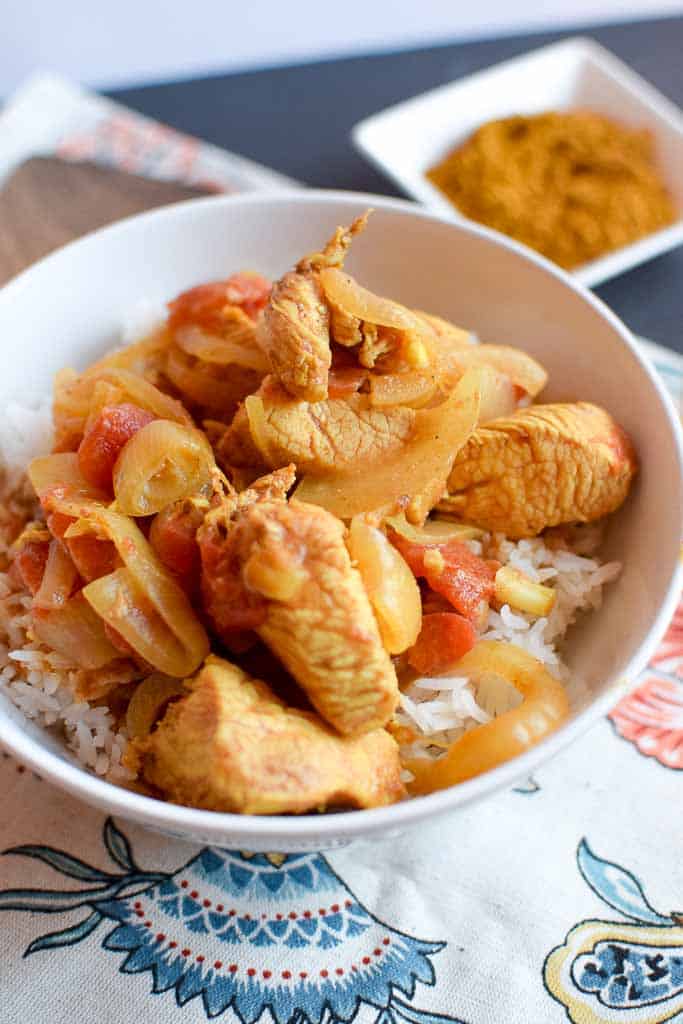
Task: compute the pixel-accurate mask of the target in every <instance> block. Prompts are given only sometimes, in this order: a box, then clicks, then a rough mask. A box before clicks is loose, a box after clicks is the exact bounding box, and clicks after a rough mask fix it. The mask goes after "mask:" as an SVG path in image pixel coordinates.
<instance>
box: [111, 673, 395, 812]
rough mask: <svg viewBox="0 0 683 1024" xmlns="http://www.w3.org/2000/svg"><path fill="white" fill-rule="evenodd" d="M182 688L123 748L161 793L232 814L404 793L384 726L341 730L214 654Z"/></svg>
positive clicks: (384, 799) (374, 803)
mask: <svg viewBox="0 0 683 1024" xmlns="http://www.w3.org/2000/svg"><path fill="white" fill-rule="evenodd" d="M186 686H187V689H188V693H187V696H184V697H181V698H180V700H177V701H176V702H174V703H173V704H171V705H170V706H169V708H168V710H167V711H166V714H165V715H164V717H163V719H162V720H161V722H160V724H159V725H158V727H157V728H156V730H154V731H153V732H152V733H150V734H149V736H147V737H146V738H145V739H143V740H135V741H133V742H132V743H131V748H132V749H130V748H129V750H130V753H129V754H128V755H127V756H128V758H129V759H131V760H132V763H134V764H135V763H136V764H137V766H138V767H139V769H140V770H141V772H142V775H143V777H144V778H145V779H146V780H147V782H149V783H150V784H151V785H153V786H155V787H156V788H157V789H159V790H161V792H162V793H163V794H164V796H165V797H166V799H168V800H172V801H173V802H174V803H179V804H185V805H188V806H190V807H200V808H204V809H206V810H213V811H228V812H233V813H238V814H303V813H305V812H306V811H315V810H318V811H322V810H325V809H326V808H328V807H381V806H384V805H385V804H390V803H394V802H395V801H397V800H400V799H401V797H402V796H404V789H403V785H402V783H401V778H400V771H401V766H400V762H399V757H398V747H397V745H396V742H395V740H394V739H393V738H392V737H391V736H390V735H389V733H387V732H385V731H384V730H383V729H375V730H373V731H372V732H368V733H366V734H365V735H363V736H359V737H356V738H351V737H342V736H338V735H337V734H336V733H335V732H334V731H333V730H332V729H330V727H329V726H327V725H325V724H324V722H322V721H321V720H320V719H319V718H318V716H317V715H316V714H314V713H313V712H306V711H298V710H295V709H294V708H288V707H287V706H286V705H285V704H284V703H283V701H281V700H280V699H279V698H278V697H276V696H275V694H274V693H273V692H272V691H271V689H270V688H269V687H268V686H267V685H266V684H265V683H263V682H261V681H260V680H257V679H252V678H250V677H249V676H248V675H247V674H246V673H245V672H243V671H242V670H241V669H239V668H237V666H235V665H232V664H231V663H230V662H228V661H224V660H223V659H221V658H216V657H214V656H210V657H209V658H207V660H206V662H205V663H204V667H203V668H202V669H201V671H200V672H199V673H198V675H196V676H195V678H194V679H192V680H190V681H189V682H188V683H187V684H186ZM129 763H130V761H129Z"/></svg>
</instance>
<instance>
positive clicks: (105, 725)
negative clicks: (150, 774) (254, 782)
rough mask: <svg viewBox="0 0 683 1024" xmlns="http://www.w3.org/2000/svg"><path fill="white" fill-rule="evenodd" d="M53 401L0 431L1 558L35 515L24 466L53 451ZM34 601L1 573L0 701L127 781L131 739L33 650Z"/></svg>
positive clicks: (49, 654)
mask: <svg viewBox="0 0 683 1024" xmlns="http://www.w3.org/2000/svg"><path fill="white" fill-rule="evenodd" d="M52 437H53V427H52V410H51V401H50V399H44V400H41V401H39V402H37V403H35V405H34V406H33V407H30V406H22V405H19V404H18V403H16V402H10V403H9V404H8V405H7V406H6V407H5V422H4V425H3V429H2V431H0V465H1V466H2V480H1V485H2V491H3V493H4V495H5V497H4V500H3V502H2V506H1V507H0V554H4V553H6V551H7V545H6V541H7V539H8V538H10V537H11V536H12V535H13V534H14V533H16V524H17V523H18V522H21V521H22V520H23V519H26V518H29V517H30V516H31V514H32V501H31V498H30V489H29V488H28V487H27V486H26V482H25V477H24V474H25V472H26V466H27V465H28V463H29V462H30V461H31V459H33V458H35V457H36V456H37V455H42V454H44V453H45V452H49V451H50V449H51V448H52ZM30 608H31V596H30V594H27V593H26V591H25V590H23V589H20V588H18V587H17V585H16V584H15V583H14V581H13V580H12V579H11V577H10V576H9V575H7V573H3V572H0V694H2V695H4V696H5V697H7V698H8V699H9V700H10V701H11V702H12V703H13V704H14V705H15V706H16V707H17V708H19V710H20V711H22V712H23V714H24V715H25V716H26V718H28V719H30V720H31V721H33V722H35V723H36V724H37V725H40V726H43V727H45V728H48V729H51V730H53V731H55V732H57V733H58V734H60V735H62V736H63V737H64V739H65V740H66V744H67V746H68V747H69V748H70V749H71V750H72V751H73V752H74V754H75V756H76V757H77V759H78V760H79V761H80V762H81V763H82V764H84V765H85V766H86V767H88V768H90V769H92V770H93V771H94V772H96V773H97V774H98V775H103V776H107V777H109V778H110V779H112V781H117V782H122V781H125V780H127V779H131V778H132V777H133V776H132V774H131V773H130V772H129V771H128V770H127V769H126V768H124V766H123V765H122V764H121V758H122V756H123V752H124V750H125V748H126V743H127V742H128V738H127V735H126V732H125V730H122V729H117V728H116V725H115V721H114V716H113V715H112V714H111V712H110V711H109V708H108V707H106V706H103V705H98V706H92V705H91V704H88V703H87V702H86V701H84V700H78V699H77V698H76V697H75V693H76V691H77V689H78V687H79V685H82V683H83V681H84V677H85V676H86V673H84V672H83V670H81V669H79V668H78V666H76V665H72V664H70V663H69V662H68V661H67V660H66V659H64V658H63V657H62V656H61V655H59V654H57V653H56V652H55V651H50V650H49V649H48V648H47V647H45V646H44V645H41V644H38V643H36V642H35V641H34V640H33V639H32V637H31V635H30V615H29V611H30Z"/></svg>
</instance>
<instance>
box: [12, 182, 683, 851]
mask: <svg viewBox="0 0 683 1024" xmlns="http://www.w3.org/2000/svg"><path fill="white" fill-rule="evenodd" d="M367 206H373V207H374V208H375V213H374V214H373V216H372V218H371V221H370V225H369V227H368V229H367V231H366V232H365V233H364V234H363V235H362V236H361V237H360V238H359V239H358V240H357V241H356V242H354V246H353V251H352V255H351V257H350V259H349V268H350V269H351V271H352V272H353V273H355V274H357V275H358V276H359V277H360V279H361V280H362V281H364V282H365V283H366V284H367V285H368V286H369V287H370V288H374V289H377V290H378V291H380V292H383V293H386V294H389V295H394V296H396V297H398V298H400V299H401V300H402V301H403V302H406V303H407V304H408V305H412V306H416V307H419V308H422V309H428V310H432V311H433V312H435V313H438V314H441V315H443V316H447V317H451V318H452V319H453V320H455V321H456V322H457V323H460V324H465V325H467V326H468V327H470V328H472V329H474V330H475V331H476V332H477V333H478V334H479V336H480V337H481V338H482V339H486V340H490V341H497V342H502V343H505V344H509V345H517V346H519V347H520V348H523V349H526V350H527V351H528V352H530V353H531V354H532V355H534V356H536V357H537V358H538V359H540V360H541V361H542V362H543V363H544V365H545V366H546V367H547V368H548V370H549V371H550V380H551V385H550V388H549V391H548V396H549V397H550V398H557V397H563V396H564V397H574V398H584V399H588V400H591V401H595V402H600V403H602V404H603V405H604V406H606V408H607V409H609V410H610V411H611V412H612V413H613V414H614V416H615V417H616V418H617V419H618V420H620V421H621V422H622V423H623V425H624V426H625V427H626V429H627V430H628V431H629V432H630V434H631V435H632V437H633V439H634V441H635V444H636V447H637V449H638V452H639V455H640V459H641V464H642V469H641V473H640V475H639V477H638V481H637V484H636V486H635V487H634V491H633V494H632V495H631V497H630V498H629V500H628V502H627V504H626V506H625V507H624V508H623V509H622V510H621V511H620V512H619V514H618V515H617V516H616V517H615V519H614V522H613V523H612V526H611V529H610V532H609V537H608V543H607V554H608V555H609V556H610V557H617V558H620V559H622V560H623V563H624V571H623V574H622V576H621V577H620V579H619V580H618V582H617V583H615V584H614V585H612V586H610V587H608V588H607V595H606V600H605V603H604V605H603V607H602V608H601V609H600V611H599V612H596V613H595V614H594V615H592V616H591V617H590V618H589V619H587V620H586V621H585V622H584V623H583V624H582V625H581V627H580V628H578V629H576V630H575V631H574V632H573V633H572V639H571V653H570V656H569V662H570V664H571V666H572V668H573V669H574V670H575V671H578V672H581V673H582V674H583V676H584V677H585V680H586V682H587V684H588V686H589V688H590V698H589V699H588V700H587V701H586V702H585V704H584V706H582V707H580V708H577V709H576V710H575V712H574V713H573V715H572V718H571V720H570V721H569V722H568V723H567V724H566V725H565V726H564V727H563V728H562V729H560V730H559V731H558V732H557V733H555V734H554V735H553V736H551V737H550V738H549V739H547V740H546V741H545V742H544V743H542V744H540V745H539V746H537V747H535V748H534V749H533V750H531V751H530V752H529V753H527V754H526V755H524V756H523V757H520V758H518V759H517V760H515V761H512V762H509V763H508V764H505V765H503V766H501V767H500V768H498V769H496V770H495V771H492V772H489V773H488V774H486V775H483V776H480V777H479V778H476V779H473V780H472V781H470V782H466V783H464V784H463V785H461V786H458V787H456V788H453V789H450V790H447V791H444V792H440V793H436V794H433V795H431V796H428V797H424V798H421V799H415V800H411V801H406V802H404V803H401V804H398V805H396V806H393V807H387V808H382V809H378V810H371V811H355V812H348V813H341V814H332V815H327V816H315V815H313V816H309V817H301V818H293V817H273V818H268V817H258V818H249V817H240V816H237V815H230V814H216V813H213V812H209V811H201V810H193V809H190V808H186V807H178V806H175V805H173V804H169V803H163V802H161V801H157V800H153V799H150V798H148V797H145V796H140V795H138V794H136V793H131V792H128V791H127V790H125V789H122V788H120V787H117V786H114V785H110V784H109V783H107V782H105V781H103V780H102V779H99V778H96V777H95V776H93V775H91V774H89V773H88V772H86V771H85V770H84V769H82V768H80V767H79V766H78V765H77V763H76V762H75V761H74V759H73V758H72V757H71V755H70V754H69V753H68V751H67V750H66V749H65V747H64V746H63V745H62V744H61V742H60V741H59V740H58V739H56V738H54V737H52V736H50V735H49V734H48V733H47V732H45V731H42V730H40V729H38V728H36V727H34V726H33V725H31V724H30V723H28V722H26V721H25V720H24V719H23V718H22V717H21V716H20V715H19V713H18V712H17V711H16V710H15V709H14V708H13V707H12V706H11V705H10V704H9V702H8V701H7V699H6V698H0V740H1V741H2V742H3V743H4V745H5V746H6V747H7V749H8V750H9V751H10V752H11V753H13V754H15V755H16V757H18V758H19V759H20V760H22V761H23V762H25V763H26V764H28V765H30V766H31V767H32V768H33V769H34V770H35V771H37V772H39V773H40V774H41V775H42V776H43V777H44V778H46V779H48V780H50V781H51V782H54V783H55V784H56V785H58V786H61V787H63V788H64V789H67V790H69V791H70V792H71V793H73V794H74V795H76V796H78V797H80V798H81V799H83V800H85V801H86V802H88V803H91V804H94V805H96V806H97V807H100V808H101V809H103V810H106V811H108V812H109V813H112V814H117V815H120V816H121V817H123V818H128V819H130V820H132V821H137V822H140V823H142V824H144V825H147V826H149V827H151V828H155V829H158V830H161V831H164V832H166V833H169V834H171V835H175V836H180V837H183V838H186V839H190V840H195V841H197V842H205V843H213V844H217V845H223V846H227V847H233V848H237V849H249V850H284V851H293V850H303V849H319V848H322V847H329V846H332V845H336V844H340V843H343V842H346V841H348V840H349V839H352V838H354V837H358V836H364V837H367V836H373V835H380V834H381V835H386V834H387V833H390V832H392V830H396V829H400V828H403V827H404V826H407V825H413V824H415V823H417V822H419V821H421V820H423V819H425V818H431V817H433V816H435V815H437V814H440V813H442V812H444V811H452V810H454V809H456V808H458V807H462V806H463V805H464V804H466V803H468V802H469V801H471V800H475V799H476V800H478V799H481V798H482V797H484V796H486V795H487V794H488V793H491V792H493V791H494V790H496V789H498V788H500V787H502V786H509V785H510V784H511V783H512V782H513V781H514V780H515V779H517V778H519V777H522V776H525V775H527V774H528V773H529V772H530V771H531V770H532V769H533V768H535V767H536V766H537V765H538V764H539V763H540V762H541V761H543V760H545V759H546V758H548V757H550V756H551V755H553V754H554V753H555V752H556V751H558V750H560V749H561V748H562V747H564V746H565V745H566V744H567V743H569V742H570V740H572V739H573V738H574V737H575V736H577V735H578V734H579V733H581V732H582V731H583V730H584V729H586V727H587V726H588V725H590V724H591V722H593V721H595V720H596V719H597V718H598V717H599V716H600V715H602V714H604V713H605V712H606V710H607V709H608V708H609V706H610V705H611V704H612V703H613V702H614V701H615V700H616V699H617V696H618V695H619V694H620V693H621V692H622V691H623V687H624V686H625V685H626V684H627V683H628V682H629V681H632V680H633V679H634V678H635V676H636V674H637V672H638V671H639V670H640V669H641V668H642V667H643V666H644V665H645V663H646V660H647V659H648V658H649V657H650V656H651V655H652V653H653V652H654V650H655V648H656V645H657V643H658V642H659V640H660V638H661V636H662V634H663V632H664V629H665V627H666V625H667V623H668V621H669V619H670V617H671V615H672V614H673V610H674V605H675V602H676V598H677V594H678V591H679V588H680V578H679V575H680V574H679V563H678V552H679V538H680V527H681V521H682V519H683V488H682V483H681V466H682V461H681V459H682V456H681V438H680V428H679V426H678V423H677V418H676V416H675V413H674V411H673V409H672V407H671V403H670V401H669V399H668V398H667V397H666V395H665V394H664V391H663V389H662V387H661V385H660V384H659V382H658V380H657V379H656V378H655V376H654V374H653V372H652V371H651V370H650V369H649V368H648V366H647V365H646V364H645V363H644V361H643V360H642V359H641V357H640V356H639V355H638V353H637V352H636V351H635V349H634V345H633V340H632V338H631V335H630V334H629V332H628V331H627V329H626V328H625V327H624V326H623V325H622V324H621V323H620V322H619V321H618V320H617V318H616V317H615V316H614V315H613V314H612V313H611V312H610V311H609V310H608V309H606V308H605V306H603V305H602V304H601V303H600V302H599V301H598V300H597V299H595V298H594V297H593V296H592V295H591V294H590V293H588V292H587V291H586V290H585V289H584V288H582V287H581V286H580V285H578V284H577V283H576V282H575V281H573V280H572V279H571V278H570V277H568V276H567V275H566V274H563V273H562V272H561V271H559V270H557V269H556V268H554V267H553V266H552V265H551V264H549V263H548V262H547V261H545V260H543V259H542V258H540V257H538V256H535V255H533V254H532V253H530V252H529V251H528V250H526V249H524V248H523V247H521V246H518V245H516V244H515V243H514V242H510V241H507V240H504V239H502V238H501V236H499V235H496V234H495V233H494V232H490V231H487V230H486V229H483V228H479V227H474V226H472V225H469V224H454V223H452V222H448V221H446V220H444V219H443V218H441V217H438V216H435V215H433V214H430V213H427V212H425V211H423V210H420V209H418V208H416V207H415V206H414V205H413V204H411V203H406V202H403V201H400V200H390V199H383V198H380V197H377V196H362V195H354V194H351V193H339V192H336V193H335V192H312V191H311V192H295V193H292V194H290V195H287V194H285V195H277V196H272V197H264V196H260V195H249V196H237V197H221V198H210V199H201V200H197V201H193V202H188V203H182V204H180V205H178V206H171V207H167V208H165V209H161V210H157V211H154V212H152V213H149V214H145V215H143V216H139V217H133V218H131V219H130V220H126V221H123V222H121V223H119V224H116V225H114V226H113V227H109V228H106V229H104V230H102V231H98V232H96V233H95V234H93V235H90V236H88V237H86V238H84V239H82V240H80V241H78V242H75V243H73V244H72V245H69V246H67V247H66V248H64V249H62V250H61V251H59V252H57V253H55V254H53V255H52V256H49V257H48V258H47V259H45V260H43V261H41V262H40V263H38V264H36V265H35V266H34V267H32V268H31V269H29V270H28V271H26V272H25V273H24V274H22V275H21V276H20V277H18V278H17V279H16V280H14V281H13V282H11V283H10V284H9V285H7V286H6V287H5V288H4V289H3V290H2V291H0V336H1V337H2V338H3V339H5V346H6V347H5V356H4V360H3V363H2V374H1V375H0V399H1V398H4V399H5V400H8V399H10V398H15V399H16V398H19V399H21V400H25V399H26V397H27V396H29V395H34V394H36V393H37V392H42V393H45V391H46V390H47V389H48V388H49V387H50V383H51V380H52V376H53V374H54V372H55V371H56V370H57V369H59V368H60V367H61V366H64V365H69V364H75V365H76V366H81V367H82V366H85V365H86V364H87V363H88V361H89V360H92V359H93V358H95V357H96V356H98V355H100V354H101V353H102V352H103V351H104V350H105V349H106V348H107V347H108V346H111V345H112V344H113V343H114V342H115V341H116V339H117V336H118V333H119V327H120V324H121V321H122V319H123V318H124V317H125V316H126V314H127V313H128V312H129V311H130V310H131V309H133V308H135V307H136V306H137V305H138V303H139V301H140V300H141V299H149V300H151V301H152V302H160V301H162V300H165V299H168V298H170V297H172V296H174V295H175V294H177V293H178V292H179V291H181V290H182V289H184V288H188V287H189V286H191V285H193V284H196V283H198V282H201V281H206V280H210V279H215V278H219V277H222V276H225V275H227V274H228V273H230V272H231V271H233V270H236V269H238V268H240V267H249V268H255V269H258V270H260V271H262V272H263V273H265V274H269V275H271V276H276V275H279V274H280V273H282V271H284V270H285V269H286V268H287V267H289V266H290V265H291V264H292V262H293V260H294V259H295V258H296V257H298V256H300V255H301V254H302V253H305V252H309V251H311V250H312V249H314V248H315V247H317V246H319V245H320V243H321V241H322V240H323V239H325V238H326V237H327V236H328V235H329V234H330V233H331V231H332V230H333V229H334V227H335V226H336V225H338V224H341V223H347V222H349V221H350V220H351V219H352V218H353V217H355V216H356V215H357V214H359V213H360V212H361V211H362V210H364V209H365V208H366V207H367Z"/></svg>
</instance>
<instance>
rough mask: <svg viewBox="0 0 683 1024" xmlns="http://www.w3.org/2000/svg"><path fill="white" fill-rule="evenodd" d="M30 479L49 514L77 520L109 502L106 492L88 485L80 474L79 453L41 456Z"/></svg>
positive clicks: (29, 475)
mask: <svg viewBox="0 0 683 1024" xmlns="http://www.w3.org/2000/svg"><path fill="white" fill-rule="evenodd" d="M27 473H28V478H29V480H30V481H31V484H32V485H33V489H34V491H35V492H36V494H37V495H38V498H39V499H40V501H41V504H42V505H43V507H44V508H45V509H46V511H48V512H62V513H63V514H64V515H67V516H68V515H70V516H74V517H76V518H78V517H80V516H83V515H86V514H87V512H88V510H89V509H91V507H93V506H97V505H98V504H104V503H106V502H108V501H109V497H108V496H107V495H106V494H105V493H104V491H100V490H98V488H96V487H93V486H92V484H90V483H88V481H87V480H86V479H85V477H84V476H83V474H82V473H81V470H80V467H79V464H78V453H77V452H57V453H55V454H54V455H41V456H39V457H38V458H37V459H33V461H32V462H30V463H29V466H28V470H27Z"/></svg>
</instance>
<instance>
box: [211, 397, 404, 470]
mask: <svg viewBox="0 0 683 1024" xmlns="http://www.w3.org/2000/svg"><path fill="white" fill-rule="evenodd" d="M414 424H415V411H414V410H413V409H410V408H408V407H407V406H398V405H397V406H392V407H390V408H386V409H378V408H375V407H373V406H372V405H371V404H370V399H369V397H368V396H367V395H362V394H352V395H350V396H349V397H348V398H330V399H327V400H326V401H323V402H302V401H297V400H296V399H293V398H291V396H290V395H288V394H287V392H286V391H285V390H284V388H282V387H281V386H280V385H279V384H278V383H277V382H275V381H273V380H272V378H268V379H267V380H266V382H265V383H264V385H263V387H261V388H260V390H259V391H258V392H257V394H256V395H251V396H250V397H249V398H248V399H247V400H246V402H245V407H244V410H240V412H239V413H238V414H237V416H236V417H235V419H234V420H233V423H232V425H231V427H230V428H229V429H228V430H227V431H226V433H225V434H224V435H223V437H222V439H221V441H220V444H219V446H218V449H217V452H216V454H217V458H218V460H219V462H220V463H221V465H231V466H245V465H246V466H254V465H259V463H261V464H264V465H266V466H269V467H272V468H275V467H277V466H282V465H283V464H285V463H287V462H294V463H296V466H297V469H298V471H299V472H300V473H312V474H318V475H319V474H321V473H326V472H330V471H331V470H339V469H343V468H345V467H354V468H357V469H358V470H359V471H362V466H363V465H369V464H370V463H372V462H376V461H377V460H378V459H380V458H381V457H382V456H383V455H386V454H388V453H389V452H394V451H398V450H399V449H400V448H401V447H402V445H403V444H404V443H405V442H406V440H407V439H408V438H409V437H410V435H411V433H412V431H413V427H414Z"/></svg>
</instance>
